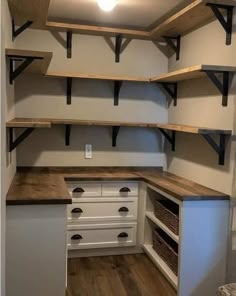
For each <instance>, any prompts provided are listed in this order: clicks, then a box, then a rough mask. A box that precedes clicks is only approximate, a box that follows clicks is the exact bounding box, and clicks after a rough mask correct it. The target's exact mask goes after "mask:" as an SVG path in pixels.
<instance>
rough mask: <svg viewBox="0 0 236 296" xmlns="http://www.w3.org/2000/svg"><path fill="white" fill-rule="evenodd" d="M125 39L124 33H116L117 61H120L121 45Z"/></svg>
mask: <svg viewBox="0 0 236 296" xmlns="http://www.w3.org/2000/svg"><path fill="white" fill-rule="evenodd" d="M122 41H123V35H122V34H117V35H116V44H115V56H116V59H115V61H116V63H119V62H120V54H121V46H122Z"/></svg>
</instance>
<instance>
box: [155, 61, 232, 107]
mask: <svg viewBox="0 0 236 296" xmlns="http://www.w3.org/2000/svg"><path fill="white" fill-rule="evenodd" d="M235 72H236V67H230V66H217V65H197V66H192V67H188V68H184V69H181V70H177V71H174V72H169V73H167V74H163V75H160V76H157V77H153V78H151V82H156V83H158V84H160V85H162V86H163V87H164V88H165V89H166V87H165V86H166V85H167V86H168V85H173V86H175V91H174V92H173V95H172V96H171V97H172V98H174V100H175V104H176V103H177V84H178V82H180V81H184V80H189V79H195V78H201V77H205V76H207V77H209V78H210V80H211V81H212V83H214V85H215V86H216V87H217V89H218V90H219V92H220V93H221V94H222V106H227V105H228V94H229V89H230V78H231V75H233V74H234V73H235ZM220 76H222V77H220ZM169 94H171V93H170V91H169Z"/></svg>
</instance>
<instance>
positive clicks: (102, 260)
mask: <svg viewBox="0 0 236 296" xmlns="http://www.w3.org/2000/svg"><path fill="white" fill-rule="evenodd" d="M67 294H68V296H176V292H175V290H174V289H173V288H172V287H171V285H170V284H169V283H168V282H167V280H166V279H165V278H164V277H163V275H162V274H161V273H160V272H159V271H158V269H157V268H156V267H155V266H154V265H153V263H152V262H151V261H150V260H149V258H148V257H147V256H146V255H144V254H135V255H122V256H106V257H90V258H76V259H69V262H68V293H67Z"/></svg>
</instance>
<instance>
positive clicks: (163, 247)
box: [152, 229, 178, 275]
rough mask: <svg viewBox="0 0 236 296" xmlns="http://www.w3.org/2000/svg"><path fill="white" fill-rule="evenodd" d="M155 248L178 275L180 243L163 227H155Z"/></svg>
mask: <svg viewBox="0 0 236 296" xmlns="http://www.w3.org/2000/svg"><path fill="white" fill-rule="evenodd" d="M152 236H153V249H154V250H155V252H156V253H157V254H158V255H159V256H160V257H161V258H162V259H163V260H164V261H165V263H166V264H167V265H168V266H169V267H170V269H171V270H172V271H173V272H174V274H175V275H178V244H177V243H176V242H175V241H173V240H172V239H171V238H170V237H169V236H168V235H167V234H166V233H165V232H164V231H162V230H161V229H153V233H152Z"/></svg>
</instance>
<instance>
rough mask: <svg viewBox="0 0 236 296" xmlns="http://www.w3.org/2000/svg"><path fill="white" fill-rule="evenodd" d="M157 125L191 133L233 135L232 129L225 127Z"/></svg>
mask: <svg viewBox="0 0 236 296" xmlns="http://www.w3.org/2000/svg"><path fill="white" fill-rule="evenodd" d="M156 127H158V128H162V129H166V130H171V131H177V132H183V133H190V134H200V135H212V134H224V135H231V134H232V131H231V130H223V129H212V128H207V127H206V128H205V127H196V126H190V125H181V124H157V125H156Z"/></svg>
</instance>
